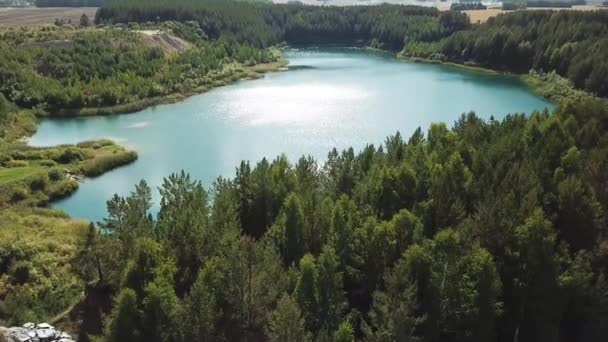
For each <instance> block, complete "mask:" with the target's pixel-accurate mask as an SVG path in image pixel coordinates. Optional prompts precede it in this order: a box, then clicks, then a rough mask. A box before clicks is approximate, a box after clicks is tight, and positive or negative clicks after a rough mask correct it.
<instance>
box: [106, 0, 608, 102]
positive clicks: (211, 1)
mask: <svg viewBox="0 0 608 342" xmlns="http://www.w3.org/2000/svg"><path fill="white" fill-rule="evenodd" d="M159 20H160V21H163V20H178V21H185V20H195V21H198V22H199V24H200V26H201V28H202V29H203V30H204V31H205V32H206V33H208V34H209V36H210V37H214V38H217V37H220V36H227V37H231V38H232V39H236V40H237V41H246V42H249V43H251V44H254V45H256V46H269V45H273V44H276V43H278V42H282V41H285V42H287V43H289V44H322V43H331V44H350V45H352V44H357V45H368V46H372V47H375V48H381V49H386V50H390V51H401V50H403V51H402V55H403V56H408V57H423V58H432V59H438V60H449V61H455V62H459V63H474V64H478V65H481V66H485V67H488V68H492V69H501V70H507V71H512V72H516V73H527V72H528V71H529V70H530V69H535V70H537V71H542V72H550V71H552V70H555V71H557V73H558V74H559V75H562V76H564V77H567V78H568V79H570V80H571V81H572V82H573V83H574V85H575V86H576V87H577V88H580V89H584V90H586V91H588V92H592V93H595V94H597V95H599V96H607V95H608V85H607V84H606V82H605V81H604V80H606V79H607V78H608V38H607V37H608V12H606V11H559V12H554V11H516V12H513V13H508V14H504V15H499V16H497V17H495V18H490V19H489V20H488V21H487V22H486V23H483V24H480V25H470V24H469V23H468V19H467V18H466V16H465V15H464V14H461V13H459V12H453V11H447V12H439V11H438V10H437V9H435V8H424V7H416V6H399V5H381V6H352V7H331V6H330V7H316V6H301V5H267V4H242V3H236V2H233V1H219V0H203V1H194V0H175V1H165V0H154V1H141V0H127V1H118V0H117V1H110V2H108V4H107V5H105V6H104V7H102V8H101V9H100V10H99V11H98V13H97V17H96V21H97V22H122V23H128V22H148V21H159Z"/></svg>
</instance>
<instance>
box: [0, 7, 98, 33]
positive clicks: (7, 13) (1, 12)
mask: <svg viewBox="0 0 608 342" xmlns="http://www.w3.org/2000/svg"><path fill="white" fill-rule="evenodd" d="M96 11H97V7H48V8H38V7H26V8H13V7H4V8H0V28H1V29H7V28H11V27H22V26H44V25H52V24H53V23H54V22H55V19H63V20H66V21H67V20H71V21H72V22H73V23H74V24H76V25H77V24H78V22H79V20H80V16H81V15H82V14H83V13H85V14H86V15H87V16H88V17H89V18H90V19H91V20H93V18H95V12H96Z"/></svg>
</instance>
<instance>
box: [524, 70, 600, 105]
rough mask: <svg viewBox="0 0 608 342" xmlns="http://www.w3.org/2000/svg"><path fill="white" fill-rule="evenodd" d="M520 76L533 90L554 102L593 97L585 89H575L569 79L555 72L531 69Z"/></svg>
mask: <svg viewBox="0 0 608 342" xmlns="http://www.w3.org/2000/svg"><path fill="white" fill-rule="evenodd" d="M520 78H521V80H522V81H524V83H525V84H526V85H527V86H528V87H529V88H530V89H531V90H532V91H533V92H535V93H536V94H538V95H540V96H542V97H546V98H548V99H550V100H552V101H554V102H559V101H561V100H564V99H574V100H581V99H583V98H587V97H593V95H592V94H589V93H587V92H586V91H583V90H579V89H576V88H575V87H574V85H573V84H572V82H571V81H570V80H568V79H566V78H564V77H562V76H560V75H558V74H556V73H555V72H550V73H544V74H541V73H538V72H535V71H531V72H530V73H528V74H525V75H520Z"/></svg>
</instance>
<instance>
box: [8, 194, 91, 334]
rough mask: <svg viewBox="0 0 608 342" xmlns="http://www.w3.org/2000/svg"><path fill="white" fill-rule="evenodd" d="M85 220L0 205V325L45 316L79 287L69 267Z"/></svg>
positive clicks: (68, 301)
mask: <svg viewBox="0 0 608 342" xmlns="http://www.w3.org/2000/svg"><path fill="white" fill-rule="evenodd" d="M86 228H87V223H86V222H84V221H78V220H73V219H70V218H68V217H67V215H65V214H63V213H61V212H58V211H54V210H50V209H44V208H32V207H23V206H11V207H8V208H4V209H0V267H2V268H3V269H2V272H0V274H1V276H0V325H8V324H22V323H23V322H26V321H33V322H36V321H46V320H49V319H51V318H52V317H53V316H55V315H56V314H58V313H60V312H62V311H63V310H65V308H66V307H68V306H69V305H71V304H72V302H73V300H74V298H77V297H78V295H79V294H80V293H81V292H82V291H83V287H84V284H83V283H82V281H81V280H80V279H79V278H78V277H77V276H76V274H75V273H74V270H73V268H72V262H71V261H72V259H73V258H74V256H75V254H76V251H77V249H78V245H79V243H80V241H81V240H82V238H83V236H84V234H85V233H86Z"/></svg>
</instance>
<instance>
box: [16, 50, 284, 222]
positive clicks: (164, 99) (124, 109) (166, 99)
mask: <svg viewBox="0 0 608 342" xmlns="http://www.w3.org/2000/svg"><path fill="white" fill-rule="evenodd" d="M288 63H289V62H288V61H287V60H286V59H284V58H279V59H278V60H277V61H274V62H270V63H260V64H256V65H252V66H248V67H244V68H243V71H241V72H239V73H238V74H237V75H232V76H231V77H225V78H223V79H220V80H216V81H215V82H214V84H213V85H211V86H209V87H199V88H196V89H195V90H193V91H190V92H188V93H186V94H169V95H166V96H159V97H154V98H148V99H142V100H140V101H136V102H131V103H129V104H124V105H117V106H112V107H101V108H81V109H75V110H73V111H72V110H70V111H66V112H63V113H55V114H53V115H38V116H37V117H36V123H35V125H36V127H35V128H36V130H37V128H38V122H37V120H38V118H49V119H60V120H61V119H73V118H79V117H87V116H107V115H122V114H132V113H135V112H138V111H140V110H144V109H147V108H150V107H153V106H157V105H161V104H171V103H176V102H179V101H183V100H185V99H187V98H188V97H191V96H195V95H200V94H203V93H205V92H207V91H209V90H212V89H214V88H218V87H222V86H225V85H229V84H232V83H235V82H237V81H240V80H255V79H258V78H260V77H262V75H263V74H265V73H268V72H274V71H280V70H281V69H282V68H284V67H285V66H287V64H288ZM35 133H36V131H33V132H30V134H28V135H26V136H23V137H21V139H23V140H24V141H22V143H24V144H25V145H27V146H28V147H31V148H49V149H50V148H55V147H56V146H48V147H37V146H33V145H31V144H30V139H31V136H32V135H33V134H35ZM87 143H90V142H80V143H77V144H74V146H75V147H78V146H79V145H82V144H87ZM113 144H115V145H116V146H117V147H118V148H119V149H121V150H122V153H123V155H122V156H121V157H122V158H120V157H119V158H116V157H113V158H112V157H110V158H108V159H107V160H106V161H105V162H106V164H105V165H104V166H103V167H102V168H101V169H99V170H95V171H94V172H87V170H81V171H80V172H78V173H74V174H71V175H70V176H73V177H70V178H69V181H70V182H71V183H72V185H71V186H70V187H69V188H67V189H66V191H64V192H62V193H61V194H58V195H54V196H49V199H48V202H47V203H46V205H45V207H46V208H48V209H49V210H57V209H54V208H53V207H52V206H51V204H52V203H53V202H56V201H59V200H62V199H65V198H67V197H70V196H72V195H73V194H74V193H75V192H76V191H77V190H78V188H79V186H80V183H81V182H82V181H84V180H85V179H86V178H96V177H100V176H102V175H103V174H105V173H107V172H110V171H113V170H114V169H117V168H119V167H122V166H126V165H129V164H131V163H134V162H136V161H137V159H138V155H137V151H135V150H133V149H128V148H126V147H125V146H122V145H120V144H118V143H114V142H113ZM68 215H69V214H68ZM70 217H71V216H70Z"/></svg>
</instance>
